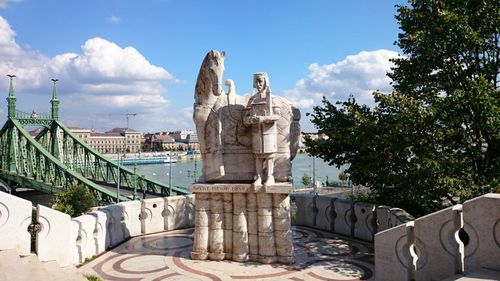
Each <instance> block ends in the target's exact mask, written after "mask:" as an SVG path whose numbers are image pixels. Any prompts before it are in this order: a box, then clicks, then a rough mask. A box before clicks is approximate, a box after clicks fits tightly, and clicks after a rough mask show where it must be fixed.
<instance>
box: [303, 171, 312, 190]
mask: <svg viewBox="0 0 500 281" xmlns="http://www.w3.org/2000/svg"><path fill="white" fill-rule="evenodd" d="M302 184H303V185H304V187H308V186H310V185H311V176H310V175H309V174H308V173H305V174H304V175H303V176H302Z"/></svg>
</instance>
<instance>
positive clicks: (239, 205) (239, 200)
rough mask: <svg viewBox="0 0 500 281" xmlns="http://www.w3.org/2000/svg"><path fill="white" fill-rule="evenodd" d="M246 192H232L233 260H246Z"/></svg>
mask: <svg viewBox="0 0 500 281" xmlns="http://www.w3.org/2000/svg"><path fill="white" fill-rule="evenodd" d="M245 195H246V194H245V193H234V194H233V255H232V259H233V260H234V261H238V262H242V261H247V260H248V230H247V219H246V216H247V208H246V196H245Z"/></svg>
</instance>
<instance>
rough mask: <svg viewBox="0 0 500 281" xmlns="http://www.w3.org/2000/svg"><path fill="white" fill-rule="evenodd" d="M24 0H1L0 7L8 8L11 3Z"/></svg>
mask: <svg viewBox="0 0 500 281" xmlns="http://www.w3.org/2000/svg"><path fill="white" fill-rule="evenodd" d="M21 1H22V0H0V8H7V5H8V4H9V3H19V2H21Z"/></svg>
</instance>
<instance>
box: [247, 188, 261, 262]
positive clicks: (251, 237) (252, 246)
mask: <svg viewBox="0 0 500 281" xmlns="http://www.w3.org/2000/svg"><path fill="white" fill-rule="evenodd" d="M247 212H248V215H247V219H248V250H249V254H250V256H249V257H250V260H251V261H257V257H258V255H259V227H258V220H257V196H256V195H255V193H248V194H247Z"/></svg>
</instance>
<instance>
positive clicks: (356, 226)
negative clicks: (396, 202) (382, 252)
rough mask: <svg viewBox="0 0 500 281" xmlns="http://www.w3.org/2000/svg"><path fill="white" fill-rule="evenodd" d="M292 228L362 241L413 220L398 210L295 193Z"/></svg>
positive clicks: (370, 239)
mask: <svg viewBox="0 0 500 281" xmlns="http://www.w3.org/2000/svg"><path fill="white" fill-rule="evenodd" d="M292 200H293V201H295V205H296V214H295V221H294V224H296V225H302V226H308V227H312V228H316V229H320V230H324V231H328V232H332V233H337V234H341V235H344V236H348V237H353V238H356V239H361V240H365V241H370V242H371V241H373V239H374V235H375V233H377V232H379V231H382V230H385V229H388V228H391V227H394V226H397V225H400V224H404V223H405V222H408V221H411V220H413V217H412V216H411V215H409V214H408V213H406V212H405V211H404V210H401V209H399V208H391V207H388V206H375V205H371V204H367V203H363V202H353V201H349V200H344V199H339V198H336V197H331V196H327V195H313V194H309V193H296V194H293V195H292Z"/></svg>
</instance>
